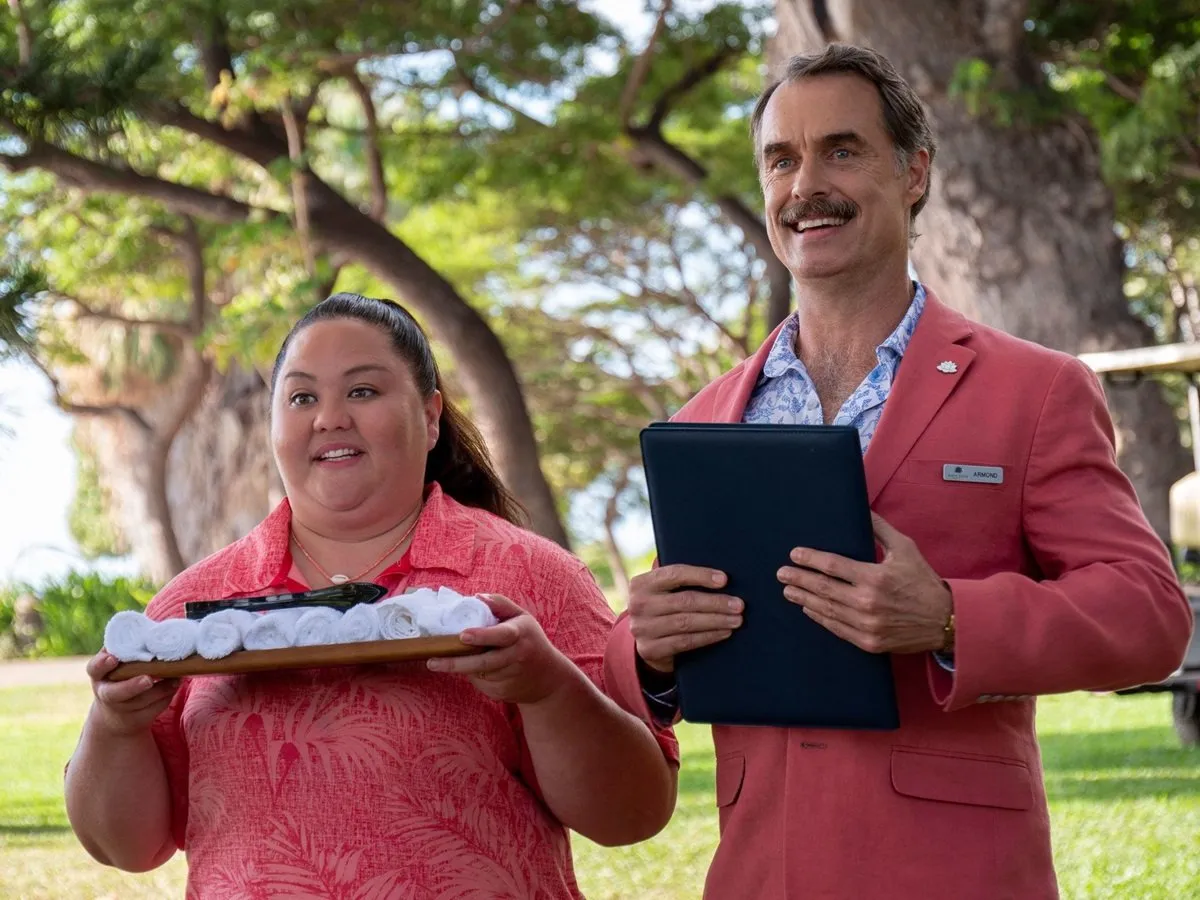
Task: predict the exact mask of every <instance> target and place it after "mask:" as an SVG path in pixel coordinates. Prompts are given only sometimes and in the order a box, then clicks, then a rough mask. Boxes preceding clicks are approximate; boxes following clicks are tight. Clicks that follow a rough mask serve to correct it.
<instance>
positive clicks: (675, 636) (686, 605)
mask: <svg viewBox="0 0 1200 900" xmlns="http://www.w3.org/2000/svg"><path fill="white" fill-rule="evenodd" d="M724 584H725V574H724V573H723V572H718V571H716V570H714V569H704V568H700V567H699V566H682V565H674V566H661V567H659V568H657V569H653V570H652V571H650V572H646V573H644V574H642V575H638V576H637V577H636V578H634V579H633V581H631V582H630V584H629V630H630V632H632V634H633V639H634V644H635V646H636V647H637V653H638V656H640V657H641V658H642V659H643V660H644V661H645V663H646V665H648V666H650V668H652V669H656V670H658V671H659V672H673V671H674V670H675V656H676V655H677V654H679V653H682V652H684V651H685V650H694V649H696V648H697V647H705V646H708V645H709V644H715V643H716V642H717V641H723V640H725V638H727V637H729V635H731V634H733V629H735V628H737V627H739V626H740V625H741V624H742V616H741V612H742V607H743V605H742V601H741V600H739V599H738V598H736V597H730V596H728V595H727V594H713V593H708V592H707V591H697V590H684V588H709V589H710V590H711V589H713V588H719V587H721V586H722V585H724Z"/></svg>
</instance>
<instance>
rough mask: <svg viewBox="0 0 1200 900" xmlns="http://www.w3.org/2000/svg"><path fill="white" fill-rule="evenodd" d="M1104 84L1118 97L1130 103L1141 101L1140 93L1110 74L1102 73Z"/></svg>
mask: <svg viewBox="0 0 1200 900" xmlns="http://www.w3.org/2000/svg"><path fill="white" fill-rule="evenodd" d="M1104 83H1105V84H1107V85H1108V87H1109V90H1111V91H1112V92H1113V93H1114V94H1116V95H1117V96H1118V97H1121V98H1122V99H1124V100H1128V101H1129V102H1130V103H1133V104H1137V103H1140V102H1141V100H1142V92H1141V91H1140V90H1139V89H1138V88H1136V87H1134V86H1133V85H1131V84H1128V83H1126V82H1124V81H1122V80H1121V79H1120V78H1118V77H1117V76H1116V75H1114V74H1112V72H1105V73H1104Z"/></svg>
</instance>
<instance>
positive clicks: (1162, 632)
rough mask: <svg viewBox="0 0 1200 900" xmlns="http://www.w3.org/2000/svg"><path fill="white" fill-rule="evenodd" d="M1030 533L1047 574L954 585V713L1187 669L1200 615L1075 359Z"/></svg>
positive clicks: (1041, 452)
mask: <svg viewBox="0 0 1200 900" xmlns="http://www.w3.org/2000/svg"><path fill="white" fill-rule="evenodd" d="M1022 524H1023V526H1024V532H1025V538H1026V540H1027V541H1028V543H1029V548H1030V551H1031V552H1032V554H1033V556H1034V559H1035V560H1036V562H1037V565H1038V567H1039V568H1040V570H1041V572H1042V573H1043V575H1044V580H1041V581H1034V580H1033V579H1031V578H1028V577H1026V576H1024V575H1019V574H1016V573H1001V574H997V575H994V576H992V577H990V578H984V579H954V578H951V579H949V580H948V583H949V585H950V589H951V591H952V592H953V595H954V618H955V630H956V638H955V648H954V664H955V671H954V674H953V675H951V674H950V673H948V672H946V671H944V670H942V669H941V668H940V667H939V666H938V665H937V663H936V662H935V661H934V660H933V659H932V656H931V657H930V660H929V662H928V667H929V677H930V687H931V688H932V690H933V694H934V697H935V699H937V700H938V702H939V703H941V704H942V705H943V706H944V708H945V709H947V710H953V709H958V708H961V707H964V706H967V705H969V704H972V703H976V702H979V700H980V697H981V696H984V695H1001V696H1005V697H1009V698H1018V697H1021V696H1029V695H1037V694H1052V693H1062V692H1067V691H1076V690H1114V689H1117V688H1121V687H1128V686H1131V685H1135V684H1142V683H1146V682H1155V681H1160V680H1162V679H1163V678H1166V677H1167V676H1168V675H1170V674H1171V672H1172V671H1174V669H1175V668H1176V667H1177V666H1178V665H1179V662H1180V660H1181V659H1182V658H1183V654H1184V653H1185V652H1186V649H1187V646H1188V639H1189V637H1190V634H1191V628H1192V622H1191V611H1190V608H1189V606H1188V603H1187V599H1186V597H1185V596H1184V594H1183V591H1182V589H1181V588H1180V586H1179V582H1178V580H1177V578H1176V576H1175V572H1174V570H1173V569H1172V567H1171V562H1170V558H1169V557H1168V555H1167V551H1166V548H1165V547H1164V546H1163V543H1162V541H1161V540H1160V539H1159V538H1158V536H1157V535H1156V534H1155V533H1154V531H1153V530H1152V529H1151V527H1150V525H1149V523H1148V522H1147V521H1146V518H1145V516H1144V515H1143V514H1142V511H1141V508H1140V507H1139V505H1138V500H1137V496H1136V495H1135V494H1134V491H1133V487H1132V486H1131V485H1130V483H1129V480H1128V479H1127V478H1126V477H1125V475H1124V474H1123V473H1122V472H1121V470H1120V469H1119V468H1118V467H1117V463H1116V458H1115V454H1114V449H1113V432H1112V421H1111V419H1110V418H1109V415H1108V410H1107V407H1106V405H1105V402H1104V394H1103V391H1102V390H1101V388H1100V385H1099V383H1098V382H1097V380H1096V378H1095V376H1094V375H1093V374H1092V373H1091V371H1090V370H1088V369H1087V368H1086V367H1085V366H1084V365H1083V364H1082V363H1080V362H1078V361H1077V360H1073V359H1072V360H1067V361H1066V362H1064V364H1063V366H1062V368H1061V369H1059V371H1058V372H1057V374H1056V375H1055V378H1054V381H1053V383H1052V384H1051V386H1050V390H1049V391H1048V393H1047V395H1046V400H1045V404H1044V406H1043V409H1042V412H1041V416H1040V418H1039V420H1038V425H1037V429H1036V432H1035V434H1034V438H1033V444H1032V446H1031V448H1030V457H1029V468H1028V473H1027V476H1026V481H1025V484H1024V496H1023V499H1022Z"/></svg>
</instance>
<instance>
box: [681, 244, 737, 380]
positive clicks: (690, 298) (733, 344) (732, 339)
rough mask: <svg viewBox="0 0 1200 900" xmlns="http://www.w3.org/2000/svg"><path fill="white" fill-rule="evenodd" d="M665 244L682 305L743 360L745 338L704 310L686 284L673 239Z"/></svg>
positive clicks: (682, 265) (683, 267)
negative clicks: (709, 327)
mask: <svg viewBox="0 0 1200 900" xmlns="http://www.w3.org/2000/svg"><path fill="white" fill-rule="evenodd" d="M666 243H667V247H668V248H669V250H670V253H671V261H672V262H673V263H674V264H675V268H676V270H677V271H678V272H679V282H680V284H681V285H683V297H684V300H685V303H684V304H683V305H684V306H685V307H686V308H688V309H690V310H691V311H692V312H694V313H695V314H696V315H697V316H699V317H700V318H702V319H704V320H705V321H706V322H708V323H709V324H710V325H712V326H713V327H714V328H715V329H716V330H717V334H718V335H719V336H720V338H721V340H723V341H724V342H725V346H726V348H727V349H729V350H732V351H733V354H734V356H736V357H738V358H739V359H745V358H746V357H747V356H749V355H750V348H749V347H748V346H747V345H746V338H745V337H744V336H743V337H741V338H739V337H738V336H737V335H736V334H734V333H733V332H732V331H730V330H729V326H727V325H726V324H725V323H724V322H722V321H720V320H719V319H717V318H715V317H714V316H713V315H711V314H710V313H709V311H708V310H707V309H705V308H704V304H703V303H701V302H700V298H699V297H697V296H696V292H695V291H693V290H692V289H691V287H690V286H689V285H688V283H687V275H686V272H687V267H686V266H685V265H684V262H683V254H682V253H680V252H679V248H678V247H677V246H675V241H674V240H673V239H671V238H668V240H667V242H666Z"/></svg>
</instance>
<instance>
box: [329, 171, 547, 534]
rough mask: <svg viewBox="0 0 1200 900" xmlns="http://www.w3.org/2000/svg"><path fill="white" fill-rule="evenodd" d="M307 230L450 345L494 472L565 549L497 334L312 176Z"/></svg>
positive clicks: (521, 398) (513, 375)
mask: <svg viewBox="0 0 1200 900" xmlns="http://www.w3.org/2000/svg"><path fill="white" fill-rule="evenodd" d="M310 193H311V194H312V196H311V197H310V207H311V213H312V224H313V231H314V234H315V235H316V236H318V237H319V239H320V240H321V242H322V243H323V244H324V245H325V247H326V248H327V249H329V250H332V251H335V252H337V253H341V254H344V255H346V256H348V257H350V258H352V259H355V260H357V261H358V262H360V263H361V264H362V265H363V266H365V267H366V268H368V269H369V270H371V271H372V272H374V273H375V274H376V275H377V276H378V277H379V278H381V279H382V280H384V281H386V282H388V283H389V284H391V285H392V286H393V287H395V289H396V291H397V292H398V293H399V294H400V296H401V298H402V299H403V300H404V302H405V303H407V304H408V305H409V306H411V307H412V308H413V309H414V310H416V311H417V312H418V313H420V314H421V316H422V317H423V318H424V319H425V320H426V321H427V322H428V323H429V326H430V328H431V330H432V331H433V335H434V337H436V338H437V339H438V340H439V341H441V342H443V343H444V344H446V346H447V347H449V348H451V349H452V351H453V353H454V357H455V359H456V360H457V361H458V377H459V379H460V380H461V382H462V386H463V391H464V392H465V393H466V395H467V399H468V400H469V401H470V404H471V413H472V417H473V418H474V420H475V421H476V422H477V423H478V424H479V428H480V430H481V431H482V432H483V436H484V438H485V439H486V440H487V442H488V446H489V447H490V448H491V451H492V456H493V458H494V460H495V463H496V469H497V472H498V473H499V475H500V478H501V479H502V480H503V481H504V483H505V485H507V486H508V488H509V490H511V491H512V492H513V494H515V495H516V497H517V499H518V500H520V501H521V503H522V504H523V505H524V507H525V508H526V509H527V510H528V511H529V516H530V520H531V525H532V527H533V529H534V530H535V531H537V532H538V533H539V534H541V535H543V536H545V537H547V538H549V539H550V540H552V541H554V542H556V543H558V544H560V545H562V546H563V547H569V546H570V543H569V541H568V539H567V532H566V529H565V528H563V524H562V519H561V518H560V517H559V513H558V506H557V504H556V503H555V501H554V494H553V493H552V492H551V491H550V485H549V484H547V482H546V477H545V475H544V474H543V473H542V469H541V464H540V462H539V458H538V448H537V441H536V439H535V438H534V433H533V421H532V420H531V419H530V416H529V409H528V407H526V405H525V396H524V393H523V391H522V389H521V383H520V381H519V379H518V378H517V373H516V370H515V369H514V368H513V365H512V362H511V361H510V360H509V358H508V354H507V353H505V351H504V347H503V345H501V343H500V339H499V338H497V337H496V334H495V332H493V331H492V329H491V328H490V327H489V326H488V324H487V322H486V321H484V319H483V317H482V316H480V315H479V313H478V312H476V311H475V310H474V309H473V308H472V307H471V306H470V305H469V304H468V303H467V302H466V301H465V300H463V298H462V297H461V296H460V295H459V293H458V291H456V290H455V289H454V286H453V285H451V284H450V283H449V282H448V281H446V279H445V278H443V277H442V276H441V275H440V274H439V273H438V272H436V271H435V270H434V269H432V268H431V267H430V266H429V265H428V264H427V263H426V262H425V261H424V260H423V259H421V258H420V257H419V256H417V254H415V253H413V252H412V250H410V249H409V248H408V246H407V245H406V244H404V243H403V242H401V241H398V240H396V238H395V237H394V236H393V235H392V233H391V232H390V231H388V230H387V228H385V227H384V226H383V225H381V224H380V223H378V222H376V221H374V220H373V219H371V218H370V217H369V216H367V215H366V214H364V213H363V212H361V211H360V210H358V209H357V208H356V207H354V206H352V205H351V204H350V203H348V202H347V201H346V200H345V199H344V198H343V197H342V196H341V195H340V194H338V193H337V192H336V191H334V190H333V189H332V188H330V187H328V186H327V185H325V184H324V183H322V182H318V181H316V179H312V180H311V188H310Z"/></svg>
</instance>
